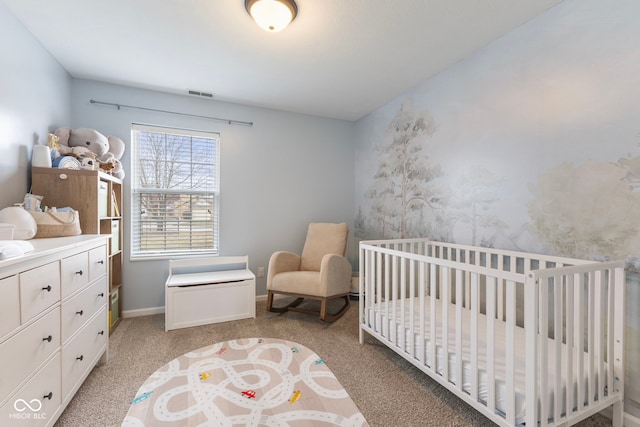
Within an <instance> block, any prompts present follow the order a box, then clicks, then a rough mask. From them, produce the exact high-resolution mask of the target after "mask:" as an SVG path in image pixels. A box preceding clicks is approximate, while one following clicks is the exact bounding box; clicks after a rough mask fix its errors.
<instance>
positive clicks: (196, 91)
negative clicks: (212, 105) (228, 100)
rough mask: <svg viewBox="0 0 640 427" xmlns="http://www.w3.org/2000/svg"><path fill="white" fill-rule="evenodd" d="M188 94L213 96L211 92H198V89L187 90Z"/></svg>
mask: <svg viewBox="0 0 640 427" xmlns="http://www.w3.org/2000/svg"><path fill="white" fill-rule="evenodd" d="M189 95H194V96H203V97H205V98H213V94H212V93H208V92H200V91H198V90H189Z"/></svg>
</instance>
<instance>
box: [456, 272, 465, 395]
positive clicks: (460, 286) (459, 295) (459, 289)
mask: <svg viewBox="0 0 640 427" xmlns="http://www.w3.org/2000/svg"><path fill="white" fill-rule="evenodd" d="M463 277H464V275H463V274H462V270H456V386H457V387H458V390H461V391H462V390H463V388H464V381H463V379H462V299H463V295H464V283H463V282H462V280H463Z"/></svg>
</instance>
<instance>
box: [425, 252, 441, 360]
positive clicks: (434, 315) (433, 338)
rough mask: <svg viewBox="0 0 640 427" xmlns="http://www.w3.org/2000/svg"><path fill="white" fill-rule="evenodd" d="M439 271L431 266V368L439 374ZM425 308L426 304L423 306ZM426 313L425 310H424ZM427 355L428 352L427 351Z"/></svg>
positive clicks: (433, 265) (434, 266)
mask: <svg viewBox="0 0 640 427" xmlns="http://www.w3.org/2000/svg"><path fill="white" fill-rule="evenodd" d="M437 276H438V274H437V270H436V265H435V264H433V263H432V264H431V281H430V283H429V285H430V287H429V289H430V292H431V296H430V299H429V305H430V307H429V328H430V331H429V341H430V342H431V351H430V352H429V359H428V360H429V366H430V367H431V369H433V371H434V372H438V366H437V361H436V343H437V342H438V337H437V336H436V322H437V321H438V320H437V313H436V293H437V291H436V287H437V282H436V279H437ZM422 306H423V307H424V304H423V305H422ZM422 311H424V310H422ZM425 353H426V351H425Z"/></svg>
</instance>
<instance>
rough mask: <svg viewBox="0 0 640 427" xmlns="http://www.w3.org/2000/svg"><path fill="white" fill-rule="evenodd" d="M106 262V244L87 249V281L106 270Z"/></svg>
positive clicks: (92, 279)
mask: <svg viewBox="0 0 640 427" xmlns="http://www.w3.org/2000/svg"><path fill="white" fill-rule="evenodd" d="M107 262H108V260H107V247H106V246H100V247H99V248H95V249H91V250H90V251H89V282H93V281H94V280H96V279H97V278H98V277H100V276H102V275H103V274H105V273H106V272H107Z"/></svg>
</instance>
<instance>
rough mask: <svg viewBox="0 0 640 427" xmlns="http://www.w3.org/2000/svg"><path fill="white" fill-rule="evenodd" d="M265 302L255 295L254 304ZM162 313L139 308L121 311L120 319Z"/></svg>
mask: <svg viewBox="0 0 640 427" xmlns="http://www.w3.org/2000/svg"><path fill="white" fill-rule="evenodd" d="M266 300H267V296H266V295H256V302H263V301H266ZM162 313H164V306H163V307H151V308H141V309H138V310H123V311H122V318H123V319H128V318H130V317H141V316H151V315H152V314H162Z"/></svg>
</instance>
